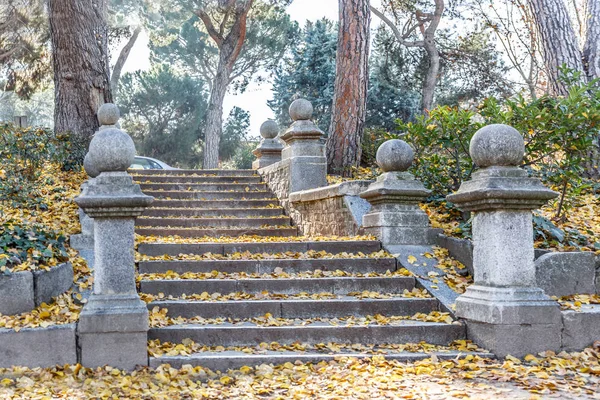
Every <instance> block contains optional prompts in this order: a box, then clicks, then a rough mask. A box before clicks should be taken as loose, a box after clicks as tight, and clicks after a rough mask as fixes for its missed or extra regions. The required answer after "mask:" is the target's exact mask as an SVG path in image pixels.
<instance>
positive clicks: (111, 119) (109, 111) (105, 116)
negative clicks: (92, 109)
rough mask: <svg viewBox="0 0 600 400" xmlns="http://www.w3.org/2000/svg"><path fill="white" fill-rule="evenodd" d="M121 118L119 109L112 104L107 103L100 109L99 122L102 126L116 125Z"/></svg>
mask: <svg viewBox="0 0 600 400" xmlns="http://www.w3.org/2000/svg"><path fill="white" fill-rule="evenodd" d="M120 117H121V112H120V111H119V107H117V106H116V105H114V104H112V103H105V104H102V105H101V106H100V108H99V109H98V122H100V125H116V124H117V122H118V121H119V118H120Z"/></svg>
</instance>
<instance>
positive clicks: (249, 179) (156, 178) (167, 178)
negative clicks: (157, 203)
mask: <svg viewBox="0 0 600 400" xmlns="http://www.w3.org/2000/svg"><path fill="white" fill-rule="evenodd" d="M133 178H134V179H135V180H136V181H138V182H143V183H261V178H260V176H258V175H254V176H192V175H188V176H177V175H139V174H135V175H133Z"/></svg>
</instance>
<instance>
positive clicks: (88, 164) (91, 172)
mask: <svg viewBox="0 0 600 400" xmlns="http://www.w3.org/2000/svg"><path fill="white" fill-rule="evenodd" d="M83 169H85V173H86V174H88V176H89V177H90V178H95V177H97V176H98V175H100V173H99V172H98V170H97V169H96V166H95V165H94V164H93V163H92V160H91V158H90V153H87V154H86V155H85V157H84V159H83Z"/></svg>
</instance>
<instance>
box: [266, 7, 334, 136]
mask: <svg viewBox="0 0 600 400" xmlns="http://www.w3.org/2000/svg"><path fill="white" fill-rule="evenodd" d="M336 48H337V28H336V26H335V25H334V23H333V22H332V21H329V20H327V19H325V18H324V19H322V20H320V21H316V22H315V23H312V22H310V21H309V22H307V23H306V25H305V27H304V29H303V30H302V34H301V36H300V40H298V41H297V42H295V43H294V44H293V47H292V48H291V49H290V51H289V52H288V54H287V55H286V57H285V58H284V60H283V61H282V63H280V65H279V66H278V68H277V70H276V73H275V78H274V83H273V99H272V100H270V101H269V102H268V104H269V107H271V109H272V110H273V112H274V113H275V116H276V120H277V123H278V124H279V125H280V126H282V127H285V126H289V124H290V123H291V120H290V116H289V114H288V108H289V106H290V104H291V103H292V102H293V101H294V100H295V99H297V98H299V97H302V98H305V99H307V100H309V101H310V102H311V103H313V107H314V110H315V111H314V119H315V122H316V123H317V125H318V126H319V127H320V128H321V129H322V130H323V131H326V130H327V129H328V128H329V123H330V121H331V105H332V100H333V90H334V83H335V53H336Z"/></svg>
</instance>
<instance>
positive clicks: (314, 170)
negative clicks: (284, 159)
mask: <svg viewBox="0 0 600 400" xmlns="http://www.w3.org/2000/svg"><path fill="white" fill-rule="evenodd" d="M323 186H327V159H326V158H325V157H292V158H291V159H290V193H293V192H300V191H302V190H309V189H315V188H319V187H323Z"/></svg>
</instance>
